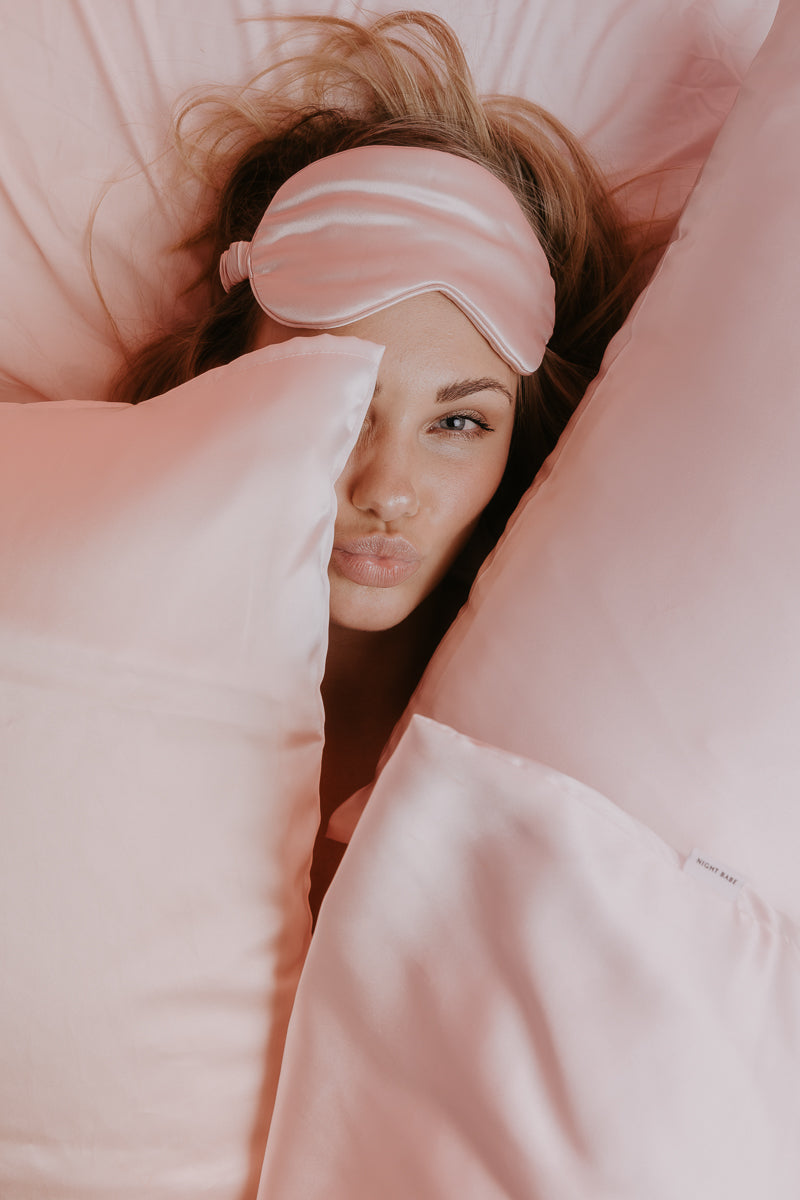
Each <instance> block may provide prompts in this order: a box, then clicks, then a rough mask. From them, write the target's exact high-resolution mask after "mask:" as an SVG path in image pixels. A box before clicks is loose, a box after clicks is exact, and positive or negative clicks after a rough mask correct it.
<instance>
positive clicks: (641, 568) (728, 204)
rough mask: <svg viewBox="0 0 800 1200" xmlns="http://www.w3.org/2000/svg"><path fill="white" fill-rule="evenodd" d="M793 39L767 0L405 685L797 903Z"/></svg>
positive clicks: (790, 907)
mask: <svg viewBox="0 0 800 1200" xmlns="http://www.w3.org/2000/svg"><path fill="white" fill-rule="evenodd" d="M798 44H800V7H798V6H797V5H796V4H794V5H788V6H787V5H782V6H781V9H780V11H779V13H778V16H777V18H776V22H775V25H774V28H773V30H772V31H771V33H770V36H769V37H768V39H767V41H766V42H765V44H764V47H763V48H762V50H761V51H760V53H759V55H758V57H757V58H756V60H755V62H754V64H753V67H752V68H751V70H750V72H749V73H748V75H747V77H746V80H745V83H744V85H743V88H742V92H741V94H740V96H739V99H738V100H737V103H736V105H735V107H734V109H733V112H732V113H731V115H730V117H729V119H728V121H727V122H726V125H725V127H724V129H723V131H722V133H721V134H720V137H719V139H718V141H717V143H716V145H715V147H714V150H713V152H712V154H711V157H710V158H709V160H708V163H707V164H706V167H705V169H704V172H703V175H702V177H701V179H700V182H699V183H698V185H697V187H696V189H695V191H694V193H693V195H692V197H691V200H690V201H689V204H688V206H687V208H686V211H685V213H684V215H683V217H682V218H681V221H680V224H679V226H678V231H677V235H676V238H675V240H674V242H673V244H672V245H671V246H670V248H669V250H668V251H667V253H666V256H665V258H664V260H663V262H662V264H661V266H660V268H659V270H658V272H657V274H656V276H655V278H654V279H653V281H652V282H651V284H650V286H649V288H648V289H647V291H646V292H645V294H644V295H643V297H642V298H641V299H640V302H639V304H638V305H637V307H636V308H635V310H634V312H633V314H632V316H631V317H630V318H629V320H628V321H627V323H626V325H625V326H624V327H623V329H622V331H621V332H620V334H619V335H618V337H617V339H616V341H615V342H614V343H612V346H611V348H610V351H609V353H608V355H607V359H606V362H605V364H604V369H603V371H602V372H601V376H600V378H599V380H598V382H597V386H596V389H595V390H594V392H593V394H592V395H590V396H589V397H588V398H587V401H586V402H585V403H584V405H583V407H582V409H581V410H580V412H579V413H578V416H577V419H576V420H575V422H574V423H573V425H572V426H571V428H570V429H569V430H568V431H567V433H566V435H565V437H564V438H563V440H562V443H561V444H560V446H559V447H558V448H557V450H556V453H555V455H554V456H553V457H552V460H551V461H550V462H549V463H548V464H546V466H545V468H544V470H543V471H542V472H541V474H540V477H539V478H538V480H537V481H536V483H535V484H534V488H533V491H532V493H531V495H530V496H529V498H528V499H527V502H524V503H523V505H522V507H521V508H520V510H519V511H518V513H517V514H516V517H515V518H514V521H513V524H512V527H511V528H510V530H509V531H508V533H507V535H506V537H505V539H504V541H503V542H502V543H501V545H500V546H499V547H498V549H497V551H496V553H495V555H494V558H493V560H492V561H491V562H490V563H489V564H487V566H486V568H485V569H484V571H483V573H482V576H481V577H480V578H479V580H478V582H477V585H476V587H475V589H474V591H473V595H472V596H471V598H470V601H469V605H468V608H467V610H466V611H464V612H463V613H462V614H461V616H460V617H459V619H458V620H457V621H456V623H455V624H454V626H453V628H452V630H451V631H450V635H449V636H448V637H447V638H446V639H445V641H444V643H443V644H442V646H441V647H440V648H439V651H438V653H437V654H436V655H435V657H434V658H433V660H432V662H431V664H430V666H429V668H428V670H427V672H426V674H425V676H424V678H423V680H422V684H421V686H420V689H419V693H418V695H417V696H416V698H415V699H414V701H413V703H412V708H413V709H414V710H415V711H418V712H421V713H423V714H425V715H427V716H431V717H433V718H434V719H436V720H438V721H441V722H442V723H444V724H446V725H450V726H452V727H453V728H456V729H459V730H461V731H462V732H464V733H466V734H468V735H470V736H472V737H476V738H478V739H480V740H481V741H485V742H488V743H490V744H493V745H497V746H501V747H503V748H504V749H507V750H510V751H512V752H514V753H518V754H523V755H525V756H526V757H528V758H532V759H536V760H538V761H541V762H545V763H547V764H549V765H550V766H553V767H555V768H557V769H558V770H561V771H563V772H564V773H565V774H567V775H571V776H573V777H575V778H577V779H580V780H581V781H582V782H583V783H585V784H587V785H588V786H590V787H593V788H596V789H597V790H598V791H599V792H602V793H603V794H604V795H606V796H608V797H609V798H610V799H612V800H613V801H615V802H616V803H618V804H619V805H621V806H622V807H623V808H624V809H626V810H627V811H628V812H630V813H631V814H632V815H634V816H636V817H637V818H638V819H640V820H641V821H643V822H644V823H645V824H647V825H649V826H650V827H651V828H652V829H654V830H655V831H656V832H658V833H659V834H660V835H661V836H662V837H663V838H664V839H665V841H667V842H668V843H669V844H670V845H672V846H674V847H675V849H676V850H678V851H679V852H680V853H682V854H684V855H688V854H689V853H690V852H691V851H692V849H693V848H695V847H696V848H698V849H700V850H701V851H703V852H705V853H706V854H707V855H708V856H710V857H711V858H714V859H719V860H720V861H722V862H725V863H728V864H729V865H730V866H731V867H732V868H733V869H734V871H735V872H736V873H738V874H741V875H743V876H744V877H746V878H747V879H749V880H750V881H751V882H752V883H753V884H754V885H756V886H758V887H760V888H761V889H762V890H763V892H764V894H765V896H766V897H767V898H768V899H769V900H770V902H771V903H773V904H774V905H776V907H777V908H779V909H780V910H782V911H783V912H785V913H786V914H787V915H788V916H790V917H791V919H792V920H794V921H795V922H798V921H800V889H798V884H797V866H796V847H797V845H798V842H800V806H798V804H797V796H798V793H799V792H800V740H799V739H798V736H797V730H798V727H800V692H798V687H797V679H798V671H800V650H798V647H800V556H798V554H797V549H796V547H797V529H798V526H800V488H798V485H797V462H798V459H799V458H800V406H799V405H798V386H799V384H798V381H800V340H798V338H797V334H796V324H797V314H798V311H800V274H799V273H798V270H797V263H798V261H799V260H800V225H798V221H797V197H798V195H800V158H798V155H797V153H796V135H797V128H798V124H800V74H798V70H797V56H796V51H795V48H796V47H797V45H798ZM344 816H345V814H344V813H343V814H342V819H341V820H340V822H339V825H340V826H341V825H343V824H344V820H343V818H344Z"/></svg>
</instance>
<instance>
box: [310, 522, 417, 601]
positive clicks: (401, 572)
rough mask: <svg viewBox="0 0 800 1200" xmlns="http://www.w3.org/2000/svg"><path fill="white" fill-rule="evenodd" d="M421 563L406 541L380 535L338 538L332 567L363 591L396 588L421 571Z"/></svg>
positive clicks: (334, 548)
mask: <svg viewBox="0 0 800 1200" xmlns="http://www.w3.org/2000/svg"><path fill="white" fill-rule="evenodd" d="M421 562H422V560H421V558H420V556H419V554H418V553H417V551H416V549H415V548H414V547H413V546H412V545H411V543H410V542H407V541H406V540H405V538H401V537H386V536H385V535H383V534H378V533H375V534H368V535H367V536H365V537H356V538H339V539H337V541H336V542H335V543H334V547H333V553H332V554H331V565H332V566H333V567H334V569H335V570H336V571H337V573H338V574H339V575H342V576H343V577H344V578H345V579H349V580H350V582H351V583H358V584H360V585H361V586H362V587H377V588H390V587H397V585H398V584H400V583H404V582H405V581H406V579H410V578H411V576H412V575H414V574H415V573H416V572H417V571H418V570H419V567H420V565H421Z"/></svg>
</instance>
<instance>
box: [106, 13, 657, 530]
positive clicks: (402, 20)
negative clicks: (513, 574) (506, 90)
mask: <svg viewBox="0 0 800 1200" xmlns="http://www.w3.org/2000/svg"><path fill="white" fill-rule="evenodd" d="M292 28H293V30H294V34H293V36H299V37H300V39H301V45H300V47H299V49H297V50H296V52H295V53H291V54H290V53H288V51H287V52H286V54H285V55H284V57H283V58H281V59H279V60H278V61H277V62H276V63H275V64H274V65H272V66H270V67H268V68H267V69H266V70H265V71H263V72H261V73H260V74H259V75H258V76H257V77H256V78H255V79H254V80H252V81H251V82H250V83H249V84H248V85H247V86H245V87H244V88H241V89H236V90H233V91H231V90H227V91H219V92H215V93H213V94H209V95H205V96H203V97H200V98H194V99H191V100H190V101H188V102H187V103H186V104H185V106H184V108H183V110H182V111H181V113H180V114H179V117H178V119H177V122H176V136H177V142H178V147H179V150H180V153H181V155H182V157H183V158H184V160H185V161H187V162H190V163H192V164H193V165H194V167H195V169H196V170H198V171H199V172H200V173H201V174H202V177H203V179H204V180H205V182H206V183H207V184H208V185H209V187H210V189H211V194H212V196H213V203H212V204H211V207H210V209H209V211H208V212H207V213H206V215H205V217H204V218H203V220H202V221H201V222H200V223H199V226H198V228H197V229H195V230H193V231H192V232H190V233H189V235H188V236H187V237H186V239H185V240H184V241H183V242H182V243H181V248H182V249H192V250H194V251H199V252H201V253H202V257H203V261H204V263H205V265H204V267H203V270H202V271H201V273H200V275H199V276H198V278H197V280H196V281H195V284H194V285H193V286H196V287H198V288H200V294H203V295H206V296H208V298H209V299H208V303H207V305H206V309H205V311H204V312H203V313H202V314H201V315H200V316H199V318H198V319H196V320H191V321H186V322H184V323H183V324H181V325H180V326H179V327H177V328H173V329H167V330H166V331H162V332H160V333H159V334H158V335H157V336H155V337H154V338H153V339H152V340H151V341H150V342H148V343H147V344H146V345H144V346H143V347H141V348H139V349H138V350H135V351H134V352H133V353H131V354H129V355H128V359H127V362H126V363H125V365H124V367H123V368H122V370H121V371H120V373H119V374H118V376H117V378H116V380H115V381H114V383H113V385H112V389H111V396H110V398H111V399H113V400H117V401H127V402H130V403H134V404H135V403H138V402H139V401H142V400H146V399H149V398H151V397H153V396H157V395H159V394H161V393H163V392H165V391H168V390H169V389H170V388H172V387H175V386H177V385H178V384H180V383H183V382H185V381H186V380H188V379H191V378H193V377H194V376H196V375H198V374H200V373H201V372H203V371H206V370H208V369H210V368H211V367H215V366H220V365H222V364H224V363H226V362H229V361H231V360H232V359H234V358H237V357H238V356H239V355H241V354H244V353H246V352H247V351H248V349H249V348H250V347H251V345H252V342H253V339H254V337H255V333H256V328H257V325H258V322H259V318H260V317H261V309H260V308H259V307H258V305H257V303H256V301H255V299H254V297H253V295H252V293H251V290H250V287H249V284H248V283H246V282H245V283H241V284H238V285H237V286H236V287H234V288H233V289H232V291H231V292H230V294H228V295H226V294H225V293H224V292H223V290H222V287H221V285H220V283H219V279H218V275H217V264H218V260H219V256H220V254H221V253H222V252H223V251H224V250H225V249H226V248H227V247H228V245H229V244H230V243H231V242H233V241H238V240H250V239H251V238H252V236H253V233H254V232H255V229H256V226H257V225H258V223H259V222H260V220H261V218H262V216H263V214H264V210H265V209H266V207H267V205H268V204H269V202H270V200H271V199H272V197H273V195H274V194H275V192H276V191H277V189H278V188H279V187H280V186H281V184H282V183H284V182H285V181H286V180H287V179H288V178H289V177H290V176H292V175H294V174H295V173H296V172H297V171H299V170H300V169H301V168H302V167H305V166H307V165H308V164H309V163H310V162H312V161H314V160H316V159H318V158H322V157H324V156H326V155H331V154H336V153H338V152H339V151H342V150H347V149H350V148H351V147H355V146H368V145H397V146H426V147H431V148H434V149H440V150H445V151H448V152H450V153H452V154H460V155H463V156H464V157H465V158H469V159H472V160H474V161H475V162H478V163H480V164H481V165H482V166H484V167H486V168H488V169H489V170H490V171H492V172H494V174H495V175H497V176H498V177H499V178H500V179H501V180H502V181H503V182H504V183H505V184H506V185H507V186H508V187H509V188H510V189H511V191H512V192H513V193H514V195H515V196H516V198H517V200H518V202H519V204H520V205H521V207H522V209H523V211H524V212H525V214H526V216H527V218H528V220H529V221H530V223H531V225H532V227H533V229H534V230H535V232H536V234H537V236H538V238H539V240H540V242H541V244H542V246H543V248H544V250H545V253H546V254H547V257H548V260H549V263H550V269H551V272H552V274H553V278H554V280H555V295H556V322H555V330H554V332H553V336H552V338H551V341H550V344H549V346H548V348H547V351H546V353H545V357H544V361H543V362H542V365H541V366H540V368H539V370H538V371H537V372H536V373H535V374H534V375H533V376H530V377H526V378H523V379H522V380H521V383H520V390H519V397H518V402H517V407H516V416H515V430H514V436H513V439H512V445H511V453H510V457H509V463H508V467H507V470H506V475H505V477H504V479H503V482H502V483H501V485H500V488H499V490H498V493H497V495H496V497H495V499H494V500H493V502H492V505H491V506H490V511H489V518H490V524H491V525H492V526H494V527H495V530H494V533H493V534H492V536H493V537H494V536H496V533H497V532H499V528H497V527H498V526H500V527H501V526H502V523H504V521H505V519H506V517H507V516H508V515H509V514H510V512H511V511H512V509H513V507H514V506H515V504H516V502H517V500H518V499H519V497H520V496H521V495H522V493H523V491H524V490H525V488H526V487H527V486H528V484H529V483H530V482H531V480H532V479H533V477H534V475H535V474H536V472H537V470H538V468H539V466H540V465H541V463H542V462H543V461H544V459H545V457H546V456H547V455H548V454H549V452H550V451H551V450H552V449H553V447H554V446H555V443H556V441H557V439H558V437H559V435H560V433H561V432H562V430H563V428H564V426H565V424H566V423H567V421H568V419H569V417H570V415H571V414H572V412H573V411H574V409H575V407H576V405H577V404H578V402H579V400H580V399H581V397H582V395H583V393H584V391H585V389H586V387H587V385H588V383H589V382H590V381H591V379H592V378H593V377H594V375H595V374H596V373H597V370H598V368H599V366H600V361H601V359H602V356H603V353H604V351H605V348H606V346H607V344H608V342H609V340H610V339H611V337H612V336H613V334H614V333H615V332H616V330H617V329H618V328H619V326H620V325H621V324H622V322H623V320H624V319H625V317H626V315H627V313H628V311H629V310H630V308H631V306H632V304H633V302H634V300H635V298H636V296H637V295H638V293H639V291H640V290H641V287H642V285H643V283H644V281H645V278H646V275H647V274H648V272H649V270H650V269H651V268H652V264H653V251H654V249H655V248H656V247H659V246H660V245H661V244H663V241H664V234H663V231H661V230H655V229H654V228H652V227H651V228H643V227H642V226H641V225H640V224H634V223H632V222H630V221H628V220H627V219H626V217H625V215H624V209H623V208H622V206H621V204H620V202H619V199H618V195H617V193H616V192H615V191H614V190H613V189H612V188H611V187H610V186H609V184H608V182H607V180H606V179H605V177H604V176H603V174H602V173H601V171H600V170H599V169H598V168H597V166H596V165H595V163H594V162H593V160H592V159H591V158H590V156H589V155H588V154H587V153H586V151H585V150H584V149H583V148H582V147H581V146H580V144H579V143H578V141H577V140H576V139H575V138H574V137H573V136H572V134H570V133H569V131H568V130H567V129H565V128H564V126H563V125H562V124H561V123H560V122H559V121H558V120H557V119H556V118H555V117H553V116H552V115H551V114H549V113H548V112H546V111H545V110H544V109H542V108H540V107H539V106H538V105H536V104H533V103H531V102H529V101H527V100H523V99H519V98H515V97H510V96H504V95H492V96H486V97H481V96H479V95H478V93H477V91H476V88H475V84H474V82H473V79H472V76H471V73H470V70H469V67H468V65H467V62H466V59H465V57H464V53H463V51H462V49H461V46H460V44H459V42H458V39H457V38H456V36H455V34H454V33H453V31H452V30H451V29H450V27H449V26H448V25H447V24H446V23H445V22H444V21H443V20H441V19H440V18H439V17H436V16H434V15H433V14H431V13H423V12H398V13H394V14H392V15H390V16H384V17H379V18H378V19H376V20H374V21H373V22H372V23H370V24H368V25H361V24H357V23H355V22H352V21H349V20H345V19H341V18H327V17H321V16H314V17H305V18H302V17H301V18H292ZM308 39H310V43H311V44H310V45H309V44H308ZM285 44H286V45H288V46H291V44H292V42H291V38H289V39H288V41H287V42H286V43H285Z"/></svg>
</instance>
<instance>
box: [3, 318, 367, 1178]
mask: <svg viewBox="0 0 800 1200" xmlns="http://www.w3.org/2000/svg"><path fill="white" fill-rule="evenodd" d="M380 354H381V350H380V348H379V347H375V346H371V345H369V344H368V343H364V342H358V341H355V340H354V339H349V338H336V337H320V338H313V339H308V338H303V339H299V340H295V341H291V342H287V343H285V344H283V345H281V346H279V347H273V348H270V349H267V350H261V351H257V352H256V353H254V354H250V355H247V356H245V357H244V358H242V359H240V360H238V361H237V362H235V363H233V364H231V365H230V366H227V367H222V368H220V369H218V370H214V371H211V372H209V373H208V374H206V375H203V376H201V377H199V378H197V379H195V380H193V381H191V382H189V383H187V384H185V385H184V386H182V387H180V388H177V389H176V390H174V391H172V392H170V393H168V394H167V395H165V396H162V397H159V398H157V399H155V400H152V401H150V402H148V403H146V404H142V405H139V406H137V407H129V406H125V405H106V404H97V403H80V402H69V401H68V402H59V403H53V404H47V403H45V404H5V405H2V406H0V763H1V764H2V766H0V774H1V778H2V784H1V785H0V804H2V827H3V836H2V838H1V839H0V961H2V963H3V988H2V991H1V993H0V1031H2V1032H1V1033H0V1114H2V1115H0V1193H2V1195H3V1197H4V1200H33V1198H34V1197H35V1198H36V1200H39V1198H41V1197H45V1196H46V1197H47V1198H48V1200H67V1197H69V1198H70V1200H74V1198H75V1197H80V1198H81V1200H95V1198H96V1200H101V1198H102V1200H107V1197H109V1196H114V1197H115V1198H116V1200H125V1198H127V1197H129V1198H130V1200H141V1197H142V1196H147V1197H148V1200H184V1198H186V1200H188V1198H189V1197H192V1198H194V1197H196V1196H197V1195H198V1194H200V1193H201V1192H202V1194H203V1195H204V1196H208V1197H214V1198H215V1200H240V1198H241V1197H242V1196H243V1195H245V1194H247V1191H248V1188H250V1189H252V1188H253V1187H254V1180H255V1178H256V1176H257V1171H258V1167H259V1165H260V1160H261V1156H262V1153H263V1147H264V1143H265V1139H266V1131H267V1127H268V1123H269V1118H270V1112H271V1107H272V1100H273V1094H274V1090H275V1085H276V1080H277V1073H278V1068H279V1064H280V1058H281V1053H282V1046H283V1037H284V1031H285V1027H286V1023H287V1020H288V1015H289V1010H290V1006H291V1003H292V1000H293V996H294V990H295V986H296V982H297V979H298V975H299V972H300V968H301V965H302V962H303V959H304V955H305V951H306V948H307V944H308V940H309V936H310V919H309V910H308V903H307V886H308V872H309V864H310V858H311V852H312V848H313V842H314V837H315V833H316V828H317V823H318V819H319V807H318V793H317V785H318V776H319V765H320V758H321V749H322V738H323V711H322V704H321V699H320V695H319V684H320V681H321V677H322V672H323V668H324V657H325V648H326V640H327V603H328V591H327V561H328V556H329V554H330V547H331V542H332V537H333V520H334V516H335V495H334V491H333V483H334V481H335V478H336V477H337V475H338V474H339V472H340V471H341V469H342V467H343V466H344V463H345V461H346V458H347V454H348V452H349V449H350V447H351V446H352V444H353V443H354V441H355V438H356V436H357V433H358V430H359V428H360V425H361V422H362V420H363V416H364V413H365V412H366V408H367V406H368V403H369V400H370V397H371V395H372V390H373V387H374V382H375V376H376V371H377V364H378V361H379V358H380Z"/></svg>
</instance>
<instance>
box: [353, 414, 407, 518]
mask: <svg viewBox="0 0 800 1200" xmlns="http://www.w3.org/2000/svg"><path fill="white" fill-rule="evenodd" d="M342 482H343V483H344V484H345V488H346V491H347V494H348V499H349V500H350V503H351V504H352V505H353V506H354V507H355V508H357V509H358V510H359V511H360V512H363V513H368V514H370V515H371V516H373V517H375V518H376V519H377V520H379V521H381V522H382V523H384V524H387V525H388V524H390V523H391V522H393V521H400V520H402V519H403V518H404V517H413V516H414V515H415V514H416V513H417V512H418V510H419V498H418V495H417V488H416V484H415V470H414V453H413V449H412V448H410V447H407V446H405V445H404V444H403V440H402V439H401V438H400V437H399V436H393V435H392V433H391V431H385V432H382V433H380V432H377V431H375V430H373V431H371V432H367V431H365V432H364V434H362V437H361V438H360V439H359V442H358V444H357V445H356V446H355V448H354V450H353V452H352V454H351V455H350V458H349V460H348V462H347V466H346V467H345V469H344V472H343V475H342Z"/></svg>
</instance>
